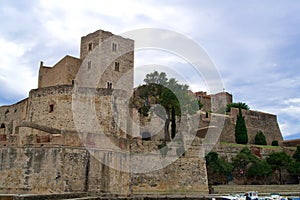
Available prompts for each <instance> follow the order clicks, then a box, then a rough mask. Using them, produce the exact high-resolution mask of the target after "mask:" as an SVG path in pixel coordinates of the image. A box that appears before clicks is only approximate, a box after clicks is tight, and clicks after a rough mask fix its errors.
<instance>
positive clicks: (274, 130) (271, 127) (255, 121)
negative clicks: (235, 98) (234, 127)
mask: <svg viewBox="0 0 300 200" xmlns="http://www.w3.org/2000/svg"><path fill="white" fill-rule="evenodd" d="M242 114H243V116H244V117H245V122H246V127H247V130H248V141H249V143H250V144H254V143H255V135H256V134H257V132H258V131H262V132H263V134H264V135H265V136H266V140H267V144H268V145H271V144H272V141H273V140H277V141H278V142H279V145H282V142H283V138H282V135H281V132H280V129H279V125H278V122H277V116H276V115H272V114H269V113H263V112H258V111H253V110H242ZM230 115H231V116H232V117H233V119H234V123H235V122H236V117H237V115H238V109H236V108H232V109H231V113H230Z"/></svg>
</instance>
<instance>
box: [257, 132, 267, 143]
mask: <svg viewBox="0 0 300 200" xmlns="http://www.w3.org/2000/svg"><path fill="white" fill-rule="evenodd" d="M255 144H257V145H267V141H266V137H265V135H264V134H263V132H261V131H258V132H257V134H256V135H255Z"/></svg>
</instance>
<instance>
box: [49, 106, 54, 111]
mask: <svg viewBox="0 0 300 200" xmlns="http://www.w3.org/2000/svg"><path fill="white" fill-rule="evenodd" d="M53 111H54V104H50V105H49V113H52V112H53Z"/></svg>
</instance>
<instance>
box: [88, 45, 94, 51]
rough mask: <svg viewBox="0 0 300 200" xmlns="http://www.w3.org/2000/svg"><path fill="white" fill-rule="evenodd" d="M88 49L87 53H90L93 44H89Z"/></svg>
mask: <svg viewBox="0 0 300 200" xmlns="http://www.w3.org/2000/svg"><path fill="white" fill-rule="evenodd" d="M88 48H89V51H92V49H93V43H89V46H88Z"/></svg>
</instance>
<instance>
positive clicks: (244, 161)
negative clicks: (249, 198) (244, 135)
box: [232, 147, 258, 181]
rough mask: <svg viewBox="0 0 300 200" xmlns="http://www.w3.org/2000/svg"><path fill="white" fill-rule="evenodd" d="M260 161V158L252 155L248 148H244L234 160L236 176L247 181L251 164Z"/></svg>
mask: <svg viewBox="0 0 300 200" xmlns="http://www.w3.org/2000/svg"><path fill="white" fill-rule="evenodd" d="M257 161H258V158H257V157H256V156H255V155H253V154H252V152H251V150H250V149H248V148H247V147H245V148H243V149H242V150H241V151H240V152H239V153H238V154H237V155H236V156H235V157H233V158H232V164H233V167H234V171H235V172H236V174H239V175H241V176H242V177H243V178H244V181H245V180H246V173H247V170H248V167H249V165H250V164H251V163H255V162H257Z"/></svg>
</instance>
